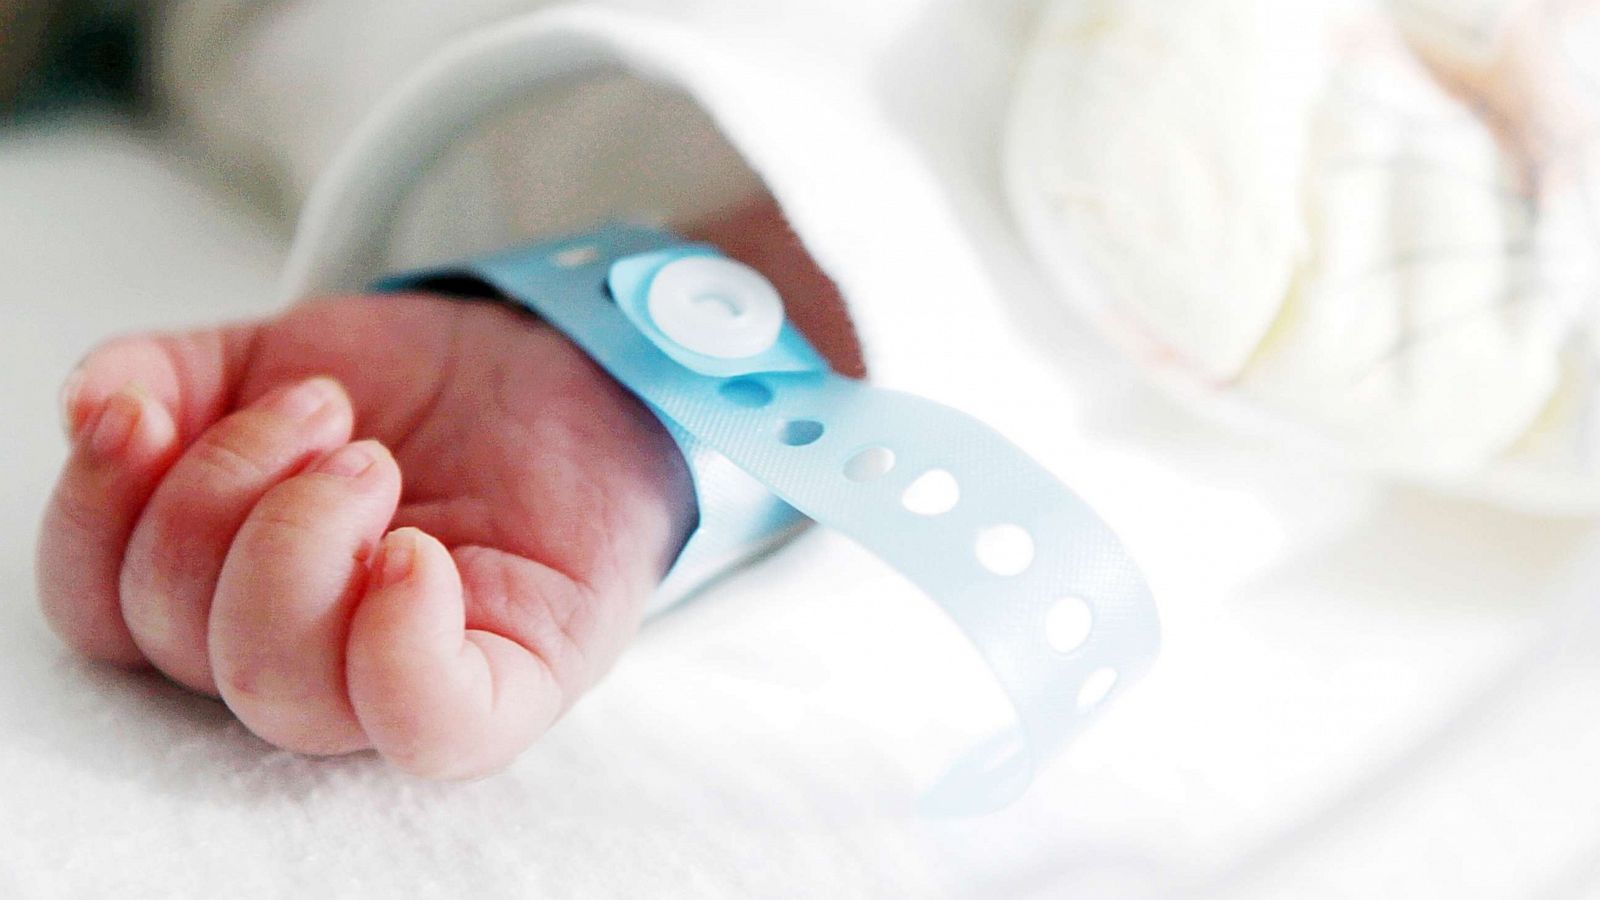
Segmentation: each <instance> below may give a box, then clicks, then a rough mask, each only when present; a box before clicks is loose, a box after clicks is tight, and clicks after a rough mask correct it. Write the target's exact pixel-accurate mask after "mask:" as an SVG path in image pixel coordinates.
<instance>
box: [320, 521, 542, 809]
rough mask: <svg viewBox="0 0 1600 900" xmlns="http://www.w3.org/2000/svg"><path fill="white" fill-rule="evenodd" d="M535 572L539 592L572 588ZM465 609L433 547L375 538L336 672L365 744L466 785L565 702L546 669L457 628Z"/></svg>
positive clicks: (519, 746) (408, 539)
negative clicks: (341, 670)
mask: <svg viewBox="0 0 1600 900" xmlns="http://www.w3.org/2000/svg"><path fill="white" fill-rule="evenodd" d="M463 552H466V551H463ZM484 552H486V553H495V551H484ZM519 562H522V563H523V564H524V565H526V566H530V567H531V566H534V564H533V563H528V562H526V561H519ZM543 571H544V572H546V573H548V574H549V576H550V577H549V578H548V579H544V580H545V586H546V587H547V588H549V589H550V590H554V591H561V590H570V589H572V585H571V582H569V581H565V580H564V579H562V578H561V577H560V576H557V575H555V573H553V572H550V571H549V570H543ZM536 580H538V579H536ZM465 609H466V598H465V594H464V592H463V589H462V578H461V573H460V571H459V570H458V568H457V563H456V560H455V559H454V558H452V556H451V554H450V552H449V551H448V550H446V549H445V547H444V545H442V544H440V543H439V542H438V541H436V540H434V539H433V538H432V537H430V536H428V535H427V534H425V533H423V532H421V531H418V530H416V529H414V528H402V529H399V530H398V531H395V532H393V533H391V534H390V535H389V536H388V537H386V538H385V539H384V541H383V545H382V547H381V549H380V551H379V556H378V559H377V561H376V562H375V563H374V565H373V570H372V576H371V583H370V585H369V587H368V590H367V593H366V595H365V596H364V597H363V598H362V600H361V602H360V604H359V605H358V606H357V607H356V612H355V616H354V618H353V619H352V621H351V624H350V643H349V651H348V652H349V655H348V658H347V661H346V671H345V674H346V679H347V681H348V685H349V690H350V700H351V703H352V704H353V706H354V708H355V712H356V716H357V717H358V718H359V719H360V721H361V725H362V727H363V729H365V731H366V734H367V737H368V738H369V739H371V741H372V744H373V746H374V747H376V748H377V749H378V751H379V752H380V753H382V754H383V755H384V756H385V757H387V758H388V759H390V760H391V761H393V762H394V763H395V764H396V765H398V766H400V767H401V768H403V769H405V770H407V771H409V772H412V773H414V774H417V775H422V776H425V777H430V778H469V777H475V776H478V775H482V774H486V773H489V772H493V771H495V770H497V769H500V768H502V767H504V766H505V765H507V764H508V763H510V762H511V760H512V759H514V758H515V757H516V755H517V754H518V753H519V752H521V751H522V750H523V749H524V748H526V747H527V746H528V745H529V744H531V743H532V742H533V740H534V739H535V738H536V737H538V736H539V735H540V734H542V733H543V732H544V731H545V729H547V728H549V726H550V724H551V723H552V722H554V721H555V718H556V716H558V715H559V714H560V712H561V710H562V708H563V706H564V705H565V698H566V697H567V696H569V691H568V688H567V686H564V685H563V683H562V681H563V679H562V677H561V676H560V674H559V673H558V672H557V670H556V669H554V668H552V666H551V664H550V663H549V662H548V661H547V660H546V659H544V658H542V657H541V656H539V655H538V654H537V653H536V652H535V651H534V650H533V649H531V648H530V647H528V646H527V645H525V644H522V643H519V642H517V641H513V640H511V639H509V638H506V637H503V636H501V635H499V634H496V633H494V632H490V631H485V630H481V629H476V628H468V627H467V619H466V613H465Z"/></svg>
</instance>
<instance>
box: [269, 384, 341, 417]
mask: <svg viewBox="0 0 1600 900" xmlns="http://www.w3.org/2000/svg"><path fill="white" fill-rule="evenodd" d="M338 390H339V386H338V383H337V382H335V381H334V380H333V379H331V378H311V379H307V380H306V381H302V382H300V383H299V384H296V385H293V386H291V387H286V388H282V389H280V390H278V391H276V392H274V393H272V394H270V395H268V396H267V398H266V399H265V400H264V401H263V404H262V405H263V406H265V407H266V408H267V409H270V410H272V411H273V412H277V413H282V414H283V415H285V416H288V417H289V418H291V419H308V418H310V417H311V416H312V415H314V414H315V413H317V412H318V411H320V410H321V409H322V408H323V407H325V406H327V405H328V404H329V403H332V402H333V396H334V393H335V392H336V391H338Z"/></svg>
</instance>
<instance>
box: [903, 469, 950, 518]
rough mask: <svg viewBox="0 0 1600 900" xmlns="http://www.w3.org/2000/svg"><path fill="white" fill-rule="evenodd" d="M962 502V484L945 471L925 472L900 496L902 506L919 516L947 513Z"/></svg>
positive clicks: (932, 470) (933, 470) (931, 470)
mask: <svg viewBox="0 0 1600 900" xmlns="http://www.w3.org/2000/svg"><path fill="white" fill-rule="evenodd" d="M960 501H961V484H960V482H958V481H956V477H955V476H954V475H952V474H950V473H949V472H948V471H946V470H944V469H929V470H928V471H926V472H923V473H922V474H921V475H918V476H917V477H916V478H915V479H914V480H913V481H912V482H911V484H909V485H907V486H906V489H905V492H904V493H902V494H901V495H900V505H901V506H904V507H905V508H906V509H908V510H910V511H911V512H914V513H916V514H917V515H919V516H937V515H941V514H943V513H947V512H949V511H950V510H952V509H955V508H956V504H957V503H959V502H960Z"/></svg>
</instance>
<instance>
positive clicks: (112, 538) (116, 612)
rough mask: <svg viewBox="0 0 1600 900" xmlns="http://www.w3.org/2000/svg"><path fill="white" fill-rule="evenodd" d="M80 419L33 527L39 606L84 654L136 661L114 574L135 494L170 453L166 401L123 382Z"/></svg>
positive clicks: (138, 505) (173, 444)
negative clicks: (37, 524) (36, 532)
mask: <svg viewBox="0 0 1600 900" xmlns="http://www.w3.org/2000/svg"><path fill="white" fill-rule="evenodd" d="M91 412H92V415H91V416H90V417H88V418H85V419H84V420H83V422H82V423H81V424H80V426H79V429H78V434H77V435H75V437H74V445H73V450H72V453H71V455H70V456H69V457H68V459H67V464H66V468H65V469H64V470H63V471H62V473H61V478H60V480H58V481H57V482H56V487H55V491H54V493H53V494H52V495H51V497H50V503H49V506H47V507H46V510H45V516H44V524H43V526H42V528H41V530H40V533H39V546H38V564H37V571H38V581H39V602H40V605H41V606H42V608H43V610H44V614H45V619H46V620H47V621H48V622H49V623H50V626H51V627H52V628H53V629H54V630H55V632H56V634H58V635H60V636H61V639H62V640H63V641H65V642H66V644H67V646H69V647H72V648H73V649H75V650H77V651H78V652H80V653H83V654H84V655H86V656H89V657H91V658H94V659H100V660H104V661H107V662H112V663H117V664H119V665H130V666H131V665H137V664H139V663H141V662H143V661H144V655H143V654H142V653H140V652H139V648H138V646H136V645H135V644H134V641H133V636H132V635H130V634H129V633H128V628H127V626H126V625H125V624H124V623H123V621H122V611H121V609H120V608H119V607H118V603H117V573H118V572H119V571H120V570H121V568H122V551H123V547H125V546H126V545H127V542H128V535H129V533H130V532H131V531H132V530H133V525H134V522H135V521H136V520H137V519H138V517H139V512H140V510H142V509H143V508H144V504H145V500H146V499H147V498H148V497H149V496H150V491H151V490H152V488H153V487H154V485H155V483H156V480H157V479H158V478H160V477H161V473H162V472H164V471H165V470H166V468H167V466H168V465H170V464H171V461H172V459H173V458H174V457H175V456H176V454H177V450H178V441H177V429H176V426H175V425H174V424H173V421H172V417H171V416H170V415H169V414H168V412H167V409H166V407H164V406H162V405H161V404H160V403H158V402H157V401H156V400H155V399H154V398H152V397H151V396H150V395H149V394H148V393H146V392H145V391H144V390H143V389H142V388H140V387H138V386H136V385H130V386H128V387H124V388H123V389H121V390H119V391H117V392H116V393H114V394H112V395H111V396H110V397H109V398H107V399H106V400H105V402H103V403H101V404H100V405H99V407H98V408H97V409H94V410H92V411H91Z"/></svg>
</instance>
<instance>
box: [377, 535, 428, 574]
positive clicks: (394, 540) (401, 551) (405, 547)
mask: <svg viewBox="0 0 1600 900" xmlns="http://www.w3.org/2000/svg"><path fill="white" fill-rule="evenodd" d="M416 558H417V535H416V532H414V531H413V530H412V529H410V528H401V529H399V530H398V531H393V532H390V534H389V536H388V537H386V538H384V539H383V554H382V556H381V557H380V558H379V559H378V564H377V565H376V566H375V567H373V575H374V578H373V582H374V584H373V586H374V587H379V588H386V587H389V586H391V585H396V584H399V583H400V582H402V581H405V580H406V579H407V578H410V577H411V569H412V566H413V565H414V564H415V562H416Z"/></svg>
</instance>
